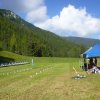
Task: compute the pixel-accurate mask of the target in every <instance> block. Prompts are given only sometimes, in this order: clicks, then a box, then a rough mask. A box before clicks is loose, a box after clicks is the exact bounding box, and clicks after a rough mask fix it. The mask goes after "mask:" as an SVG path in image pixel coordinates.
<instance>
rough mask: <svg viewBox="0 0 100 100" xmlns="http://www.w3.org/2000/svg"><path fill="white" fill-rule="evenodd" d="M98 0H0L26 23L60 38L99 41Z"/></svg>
mask: <svg viewBox="0 0 100 100" xmlns="http://www.w3.org/2000/svg"><path fill="white" fill-rule="evenodd" d="M99 4H100V0H0V8H1V9H9V10H11V11H13V12H15V13H16V14H18V15H19V16H21V17H22V18H24V19H25V20H26V21H28V22H30V23H32V24H34V25H35V26H37V27H40V28H42V29H45V30H49V31H51V32H54V33H56V34H57V35H60V36H80V37H89V38H98V39H100V6H99Z"/></svg>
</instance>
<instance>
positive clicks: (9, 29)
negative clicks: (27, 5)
mask: <svg viewBox="0 0 100 100" xmlns="http://www.w3.org/2000/svg"><path fill="white" fill-rule="evenodd" d="M0 50H4V51H5V50H6V51H11V52H13V53H17V54H21V55H29V56H38V57H42V56H51V57H52V56H62V57H64V56H70V57H79V55H80V54H81V53H82V52H83V51H84V50H85V48H84V47H83V46H81V45H76V44H74V43H72V42H69V41H66V40H64V39H63V38H61V37H59V36H57V35H55V34H54V33H51V32H48V31H45V30H42V29H40V28H37V27H35V26H34V25H32V24H30V23H28V22H26V21H24V20H23V19H22V18H20V17H19V16H17V15H16V14H15V13H13V12H11V11H9V10H4V9H1V10H0Z"/></svg>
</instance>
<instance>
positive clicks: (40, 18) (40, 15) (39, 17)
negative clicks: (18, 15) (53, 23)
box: [26, 6, 48, 23]
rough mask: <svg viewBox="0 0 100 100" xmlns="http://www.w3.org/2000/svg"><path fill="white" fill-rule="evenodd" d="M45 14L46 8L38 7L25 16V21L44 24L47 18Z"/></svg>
mask: <svg viewBox="0 0 100 100" xmlns="http://www.w3.org/2000/svg"><path fill="white" fill-rule="evenodd" d="M46 13H47V8H46V6H40V7H38V8H36V9H33V10H32V11H30V12H28V13H27V15H26V20H27V21H29V22H32V23H35V22H36V23H38V22H44V21H45V20H47V18H48V16H47V15H46Z"/></svg>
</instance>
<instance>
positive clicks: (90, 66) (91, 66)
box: [82, 58, 100, 73]
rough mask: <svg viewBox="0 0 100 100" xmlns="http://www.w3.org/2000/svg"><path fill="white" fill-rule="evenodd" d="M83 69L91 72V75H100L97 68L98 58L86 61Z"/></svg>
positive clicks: (99, 70)
mask: <svg viewBox="0 0 100 100" xmlns="http://www.w3.org/2000/svg"><path fill="white" fill-rule="evenodd" d="M82 69H84V70H85V71H88V70H89V71H90V72H91V73H100V69H99V68H98V67H97V58H89V59H84V66H82Z"/></svg>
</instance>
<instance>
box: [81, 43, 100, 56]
mask: <svg viewBox="0 0 100 100" xmlns="http://www.w3.org/2000/svg"><path fill="white" fill-rule="evenodd" d="M91 57H100V44H96V45H94V46H93V47H91V48H90V49H88V50H87V51H85V52H84V53H83V58H91Z"/></svg>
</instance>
